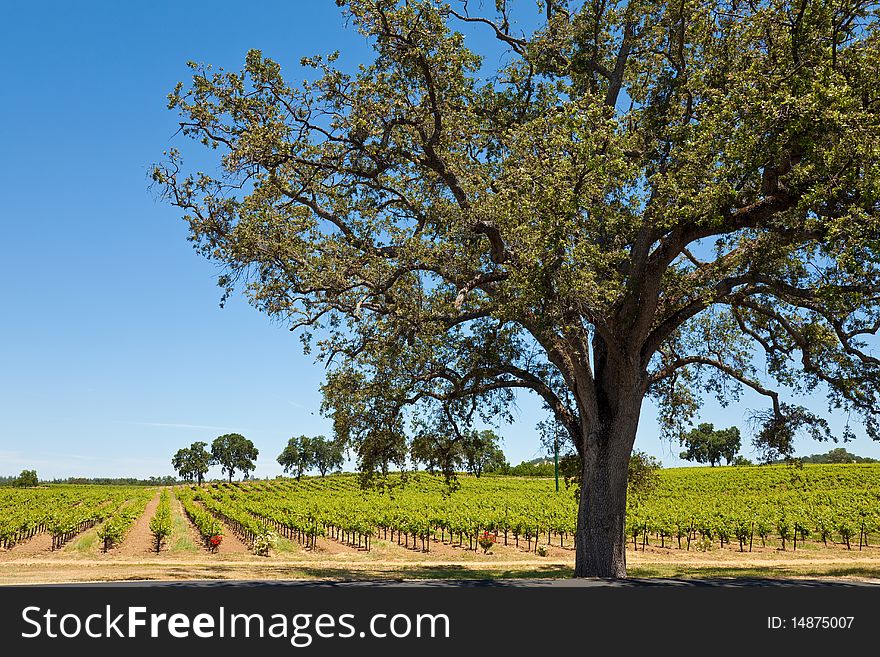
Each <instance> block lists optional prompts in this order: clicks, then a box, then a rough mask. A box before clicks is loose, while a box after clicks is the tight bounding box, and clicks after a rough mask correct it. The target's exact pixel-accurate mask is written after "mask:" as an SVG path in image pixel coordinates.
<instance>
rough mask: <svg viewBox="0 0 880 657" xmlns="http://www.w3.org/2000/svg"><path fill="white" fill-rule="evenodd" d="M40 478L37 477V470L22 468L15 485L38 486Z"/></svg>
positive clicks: (21, 486)
mask: <svg viewBox="0 0 880 657" xmlns="http://www.w3.org/2000/svg"><path fill="white" fill-rule="evenodd" d="M39 483H40V480H39V479H38V478H37V471H36V470H22V471H21V474H20V475H18V477H17V478H16V479H15V482H14V485H15V486H18V487H19V488H33V487H34V486H38V485H39Z"/></svg>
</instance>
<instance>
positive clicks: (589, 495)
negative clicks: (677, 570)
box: [574, 388, 643, 578]
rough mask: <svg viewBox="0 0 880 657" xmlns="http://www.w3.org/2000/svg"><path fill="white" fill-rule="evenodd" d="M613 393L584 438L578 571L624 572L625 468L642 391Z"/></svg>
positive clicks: (578, 574) (614, 575) (620, 574)
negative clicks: (597, 426)
mask: <svg viewBox="0 0 880 657" xmlns="http://www.w3.org/2000/svg"><path fill="white" fill-rule="evenodd" d="M606 390H607V388H606ZM613 394H614V397H615V399H614V400H613V409H614V412H613V413H612V412H609V413H608V415H606V417H608V421H606V422H605V423H603V424H602V425H601V426H602V428H600V429H597V430H592V431H589V433H587V434H586V437H585V440H584V443H583V444H584V454H583V472H582V474H583V479H582V481H581V492H580V503H579V506H578V523H577V534H576V536H575V568H574V576H575V577H609V578H618V577H626V537H625V535H624V534H625V529H626V483H627V472H628V470H629V460H630V456H631V454H632V448H633V443H634V441H635V437H636V430H637V428H638V424H639V411H640V410H641V403H642V398H643V395H642V394H640V393H639V392H637V391H634V390H632V389H630V391H629V392H624V391H623V390H621V389H620V388H618V389H617V390H615V391H614V393H613ZM609 416H610V417H609Z"/></svg>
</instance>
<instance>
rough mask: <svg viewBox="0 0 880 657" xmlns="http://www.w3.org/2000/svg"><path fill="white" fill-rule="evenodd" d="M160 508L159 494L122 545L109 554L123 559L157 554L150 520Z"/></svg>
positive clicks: (129, 531) (133, 526) (148, 505)
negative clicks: (149, 553) (152, 553)
mask: <svg viewBox="0 0 880 657" xmlns="http://www.w3.org/2000/svg"><path fill="white" fill-rule="evenodd" d="M158 506H159V493H156V496H155V497H154V498H153V499H151V500H150V502H149V503H148V504H147V506H146V508H145V509H144V512H143V513H142V514H141V517H140V518H138V519H137V520H136V521H135V523H134V525H132V526H131V528H130V529H129V530H128V534H126V535H125V538H124V539H123V541H122V545H120V546H119V547H117V548H114V549H112V550H110V551H109V553H108V554H118V555H119V556H123V557H130V556H140V555H142V554H146V553H148V552H154V553H155V551H156V550H155V541H154V540H153V533H152V532H151V531H150V520H152V519H153V515H154V514H155V513H156V507H158Z"/></svg>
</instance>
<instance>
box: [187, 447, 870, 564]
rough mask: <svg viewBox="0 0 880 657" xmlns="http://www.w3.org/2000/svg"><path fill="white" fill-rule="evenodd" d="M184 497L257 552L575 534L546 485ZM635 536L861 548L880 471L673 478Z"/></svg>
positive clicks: (351, 485) (222, 491)
mask: <svg viewBox="0 0 880 657" xmlns="http://www.w3.org/2000/svg"><path fill="white" fill-rule="evenodd" d="M185 490H186V492H185V493H179V494H182V495H184V498H186V499H197V500H199V501H200V502H201V504H202V506H203V508H204V509H207V511H208V513H209V514H210V515H212V516H213V517H214V519H215V520H221V521H223V522H224V523H225V524H226V525H228V526H230V527H232V528H233V529H234V531H236V533H237V534H239V535H240V537H241V538H242V539H243V540H245V541H247V542H248V543H251V544H252V543H253V541H254V540H255V539H256V538H257V537H258V536H260V535H264V534H266V533H267V532H268V531H270V530H274V531H276V532H279V533H280V534H281V535H283V536H286V537H288V538H292V539H295V540H297V541H298V542H299V543H301V544H303V545H305V546H307V547H308V546H310V545H314V541H315V538H316V537H317V536H324V537H327V538H330V539H332V540H336V541H340V542H343V543H345V544H347V545H350V546H353V547H357V548H359V549H364V550H369V549H370V540H371V539H372V538H374V537H378V538H382V539H389V538H390V540H393V541H397V542H399V543H402V544H403V545H404V546H406V547H414V548H416V547H417V548H418V549H421V550H423V551H425V552H430V549H431V544H432V542H434V543H436V542H438V541H439V542H447V543H454V544H456V545H459V546H466V547H467V548H468V549H471V550H476V549H477V545H478V539H479V537H480V536H481V535H482V534H483V533H485V532H491V533H493V534H494V535H496V536H497V537H498V541H499V542H500V543H503V544H504V545H511V544H512V545H514V546H516V547H524V548H525V549H527V550H530V551H537V550H538V548H539V546H540V545H541V544H553V545H558V546H559V547H563V548H565V547H571V544H572V539H573V536H574V533H575V531H576V526H575V518H576V500H575V498H574V495H573V492H572V491H570V490H569V491H565V490H563V491H560V492H559V493H555V491H554V488H553V482H552V481H550V480H545V479H529V478H508V477H482V478H479V479H477V478H472V477H466V478H462V479H461V487H460V488H459V489H458V490H457V491H455V492H454V493H452V494H447V491H446V489H445V487H444V484H443V481H442V480H441V479H439V478H435V477H431V476H428V475H425V474H416V475H410V477H409V480H408V481H407V482H406V483H405V484H404V485H402V486H399V487H398V488H395V489H392V490H391V491H390V492H389V491H386V492H369V491H367V492H365V491H363V490H361V489H360V487H359V486H358V483H357V479H356V478H355V477H354V476H344V475H343V476H335V477H328V478H312V479H304V480H302V481H301V482H294V481H289V480H283V481H275V482H252V483H244V484H226V483H224V484H214V485H211V486H208V487H205V488H202V489H196V488H192V489H185ZM627 532H628V536H629V537H630V539H631V541H632V543H631V545H632V546H633V547H634V548H635V549H639V548H641V549H644V548H645V547H646V546H647V545H650V544H652V542H653V543H659V544H660V546H661V547H667V546H669V545H672V546H674V547H675V548H678V549H684V550H691V549H699V550H703V551H705V550H707V549H709V548H710V547H711V546H713V545H715V546H717V547H719V548H723V547H725V546H728V547H729V546H730V545H731V544H733V543H735V544H736V547H737V548H738V549H739V550H740V551H746V550H751V549H753V547H754V545H755V542H756V541H760V543H761V546H762V547H766V546H767V545H768V543H773V544H774V546H775V547H778V548H779V549H783V550H787V549H790V550H797V548H798V543H801V545H803V543H804V542H805V541H808V540H812V541H820V542H821V543H822V544H823V545H824V546H828V545H829V543H838V544H840V545H844V546H846V548H848V549H861V548H862V547H864V546H867V545H869V540H873V538H872V536H871V535H872V534H876V533H877V532H880V466H878V465H876V464H867V465H848V466H843V467H841V466H839V465H816V466H806V467H803V468H792V467H786V466H778V467H768V466H765V467H738V468H686V469H684V468H680V469H671V470H666V471H663V472H662V475H661V477H660V482H659V485H658V486H657V488H656V489H655V490H653V491H651V492H650V493H649V494H647V495H643V496H641V497H637V496H634V495H631V496H630V499H629V509H628V514H627Z"/></svg>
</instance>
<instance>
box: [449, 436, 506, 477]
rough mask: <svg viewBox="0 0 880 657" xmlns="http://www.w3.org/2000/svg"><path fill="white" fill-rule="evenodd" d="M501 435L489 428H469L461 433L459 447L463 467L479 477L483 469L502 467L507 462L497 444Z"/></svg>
mask: <svg viewBox="0 0 880 657" xmlns="http://www.w3.org/2000/svg"><path fill="white" fill-rule="evenodd" d="M500 440H501V437H500V436H499V435H498V434H496V433H495V432H494V431H492V430H491V429H484V430H482V431H477V430H476V429H471V430H468V431H465V432H463V433H462V435H461V440H460V442H459V448H460V450H461V459H462V463H463V464H464V467H465V469H466V470H467V471H468V472H470V473H471V474H473V475H476V476H477V477H479V476H480V475H481V474H483V471H484V470H492V469H495V468H499V467H502V466H503V465H504V464H506V463H507V459H506V458H505V457H504V452H502V451H501V448H500V447H499V446H498V443H499V441H500Z"/></svg>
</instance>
